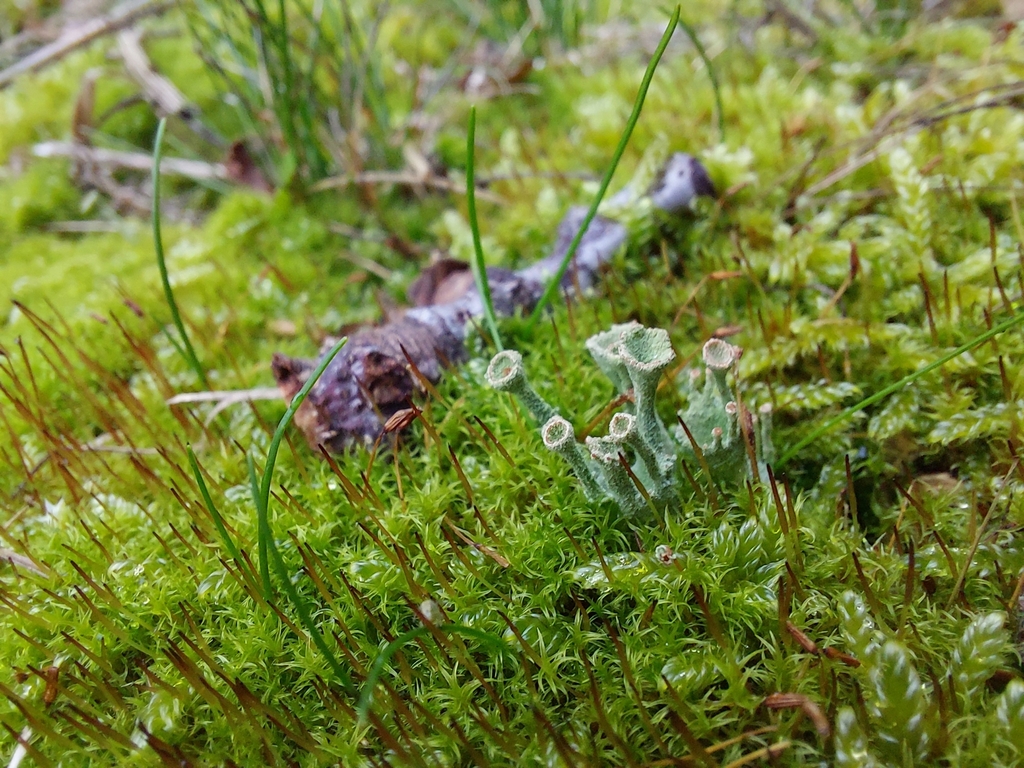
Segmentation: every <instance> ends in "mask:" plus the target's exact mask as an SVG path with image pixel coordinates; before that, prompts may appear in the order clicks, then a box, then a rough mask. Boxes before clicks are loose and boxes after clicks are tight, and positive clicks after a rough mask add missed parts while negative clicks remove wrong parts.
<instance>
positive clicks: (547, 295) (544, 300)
mask: <svg viewBox="0 0 1024 768" xmlns="http://www.w3.org/2000/svg"><path fill="white" fill-rule="evenodd" d="M678 23H679V6H676V10H675V12H674V13H673V14H672V18H671V20H670V21H669V23H668V27H666V28H665V34H663V35H662V36H661V41H660V42H659V43H658V47H657V48H656V49H655V51H654V55H653V56H652V57H651V61H650V63H649V64H648V65H647V71H645V72H644V78H643V80H642V81H641V83H640V90H639V91H638V92H637V95H636V101H635V102H634V103H633V111H632V112H631V113H630V115H629V120H627V121H626V129H625V130H624V131H623V132H622V136H621V138H620V139H619V145H618V146H617V147H616V148H615V154H614V155H612V162H611V165H609V166H608V170H607V171H605V174H604V178H602V179H601V187H600V188H599V189H598V190H597V196H596V197H595V198H594V202H593V203H591V204H590V210H588V211H587V215H586V217H584V219H583V223H582V224H580V228H579V230H578V231H577V232H576V236H575V237H574V238H573V239H572V242H571V243H570V244H569V250H567V251H566V252H565V256H564V257H563V258H562V263H561V264H560V265H559V267H558V271H557V272H556V273H555V274H554V275H552V276H551V280H549V281H548V284H547V287H546V288H545V289H544V293H543V295H542V296H541V297H540V301H538V302H537V306H536V307H534V308H533V313H532V314H531V315H530V322H529V325H528V327H529V328H533V327H534V326H535V325H536V324H537V321H538V320H539V319H540V316H541V314H542V313H543V312H544V307H546V306H547V305H548V303H549V302H550V301H551V299H553V298H554V296H555V294H556V293H557V292H558V287H559V286H560V285H561V284H562V278H563V277H565V273H566V270H568V269H569V264H571V263H572V259H573V257H574V256H575V255H576V251H577V249H578V248H579V247H580V241H581V240H583V235H584V233H586V231H587V228H588V227H589V226H590V222H592V221H593V220H594V216H596V215H597V209H598V207H599V206H600V205H601V201H602V200H603V199H604V195H605V193H606V192H607V191H608V185H609V184H611V181H612V176H614V175H615V169H616V168H617V167H618V165H619V160H621V159H622V154H623V153H624V152H625V151H626V145H627V144H629V138H630V136H632V135H633V129H634V128H635V127H636V124H637V121H638V120H639V119H640V110H641V109H643V106H644V100H645V99H646V98H647V91H648V89H649V88H650V87H651V80H652V79H653V77H654V71H655V70H656V69H657V68H658V62H660V61H661V56H662V54H663V53H665V48H666V47H667V46H668V41H669V40H671V39H672V33H673V32H675V30H676V25H677V24H678Z"/></svg>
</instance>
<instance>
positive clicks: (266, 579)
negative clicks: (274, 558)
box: [245, 453, 274, 600]
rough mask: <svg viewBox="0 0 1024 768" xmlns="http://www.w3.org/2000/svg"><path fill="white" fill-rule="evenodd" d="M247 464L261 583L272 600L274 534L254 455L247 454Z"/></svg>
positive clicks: (264, 595)
mask: <svg viewBox="0 0 1024 768" xmlns="http://www.w3.org/2000/svg"><path fill="white" fill-rule="evenodd" d="M245 463H246V466H247V467H248V468H249V488H250V490H251V491H252V499H253V502H254V503H255V504H256V546H257V552H258V554H259V558H260V581H261V582H262V583H263V597H264V598H266V599H267V600H270V598H271V597H272V596H273V594H274V584H273V582H271V581H270V540H271V539H272V538H273V533H272V531H271V530H270V517H269V515H268V513H267V505H266V504H264V503H263V496H262V494H261V493H260V481H259V480H258V479H257V478H256V464H255V462H253V459H252V454H250V453H247V454H245Z"/></svg>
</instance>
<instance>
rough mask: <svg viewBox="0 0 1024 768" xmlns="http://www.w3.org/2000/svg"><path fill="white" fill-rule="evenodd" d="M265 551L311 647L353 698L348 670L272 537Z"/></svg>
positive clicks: (352, 688)
mask: <svg viewBox="0 0 1024 768" xmlns="http://www.w3.org/2000/svg"><path fill="white" fill-rule="evenodd" d="M267 550H268V553H269V554H270V561H271V562H272V563H273V564H274V572H275V573H276V574H277V578H278V579H279V580H280V582H281V586H282V587H283V588H284V591H285V594H286V595H288V599H289V600H291V602H292V605H293V606H295V612H296V613H297V614H298V615H299V621H301V622H302V626H303V627H305V628H306V631H307V632H308V633H309V638H310V640H312V641H313V645H315V646H316V648H317V650H318V651H320V653H322V654H323V656H324V658H325V659H326V660H327V663H328V664H329V665H330V667H331V671H332V672H334V676H335V679H336V680H337V681H338V682H339V683H340V684H341V687H342V688H343V689H344V690H345V693H347V694H348V695H349V696H352V697H355V695H356V689H355V686H354V685H353V684H352V677H351V676H350V675H349V673H348V670H347V669H345V667H344V666H342V664H341V662H339V661H338V658H337V657H336V656H335V655H334V653H333V651H331V649H330V647H329V646H328V645H327V641H326V640H324V635H323V633H322V632H321V631H320V628H319V627H318V626H317V625H316V622H314V621H313V609H314V606H313V605H312V604H311V603H310V601H308V600H306V598H304V597H303V596H302V595H300V594H299V590H298V589H296V587H295V584H293V583H292V579H291V574H289V573H288V567H287V566H286V565H285V563H284V559H283V558H282V557H281V553H280V552H279V551H278V549H277V545H276V544H275V543H274V539H273V537H270V538H268V539H267Z"/></svg>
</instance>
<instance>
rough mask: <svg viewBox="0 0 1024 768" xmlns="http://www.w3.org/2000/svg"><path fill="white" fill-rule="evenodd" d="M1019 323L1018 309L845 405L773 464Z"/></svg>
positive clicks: (782, 462)
mask: <svg viewBox="0 0 1024 768" xmlns="http://www.w3.org/2000/svg"><path fill="white" fill-rule="evenodd" d="M1022 322H1024V312H1019V313H1018V314H1016V315H1014V316H1013V317H1011V318H1010V319H1009V320H1004V321H1003V322H1001V323H999V324H998V325H994V326H992V327H991V328H989V329H988V330H987V331H985V332H984V333H982V334H980V335H978V336H975V337H974V338H973V339H971V340H970V341H968V342H967V343H966V344H961V345H960V346H959V347H957V348H956V349H954V350H953V351H952V352H948V353H947V354H945V355H943V356H942V357H940V358H939V359H938V360H935V361H934V362H931V363H929V364H928V365H926V366H925V367H924V368H922V369H921V370H919V371H914V372H913V373H911V374H908V375H907V376H904V377H903V378H902V379H900V380H899V381H897V382H895V383H893V384H890V385H889V386H888V387H885V388H884V389H881V390H879V391H878V392H876V393H875V394H873V395H871V396H870V397H866V398H864V399H863V400H861V401H860V402H859V403H857V404H856V405H851V406H850V407H849V408H847V409H846V410H845V411H843V412H842V413H840V414H839V415H838V416H836V417H835V418H834V419H831V420H829V421H827V422H825V423H824V424H823V425H822V426H820V427H818V428H817V429H815V430H814V431H813V432H811V434H809V435H807V437H805V438H804V439H803V440H800V441H799V442H798V443H797V444H796V445H794V446H793V447H792V448H790V449H789V450H788V451H786V452H785V453H784V454H782V458H781V459H779V462H778V464H777V466H778V467H782V466H784V465H785V464H786V463H787V462H789V461H790V460H791V459H792V458H793V457H794V456H796V455H797V454H798V453H799V452H800V451H801V450H803V449H804V448H806V447H807V446H808V445H810V444H811V443H813V442H814V441H815V440H817V439H818V438H819V437H821V436H822V435H825V434H827V433H829V432H831V431H832V430H833V429H834V428H835V427H836V426H838V425H839V424H841V423H842V422H844V421H846V420H847V419H849V418H850V417H851V416H853V414H855V413H856V412H857V411H860V410H863V409H864V408H867V407H868V406H869V405H874V404H875V403H877V402H878V401H879V400H882V399H884V398H886V397H888V396H889V395H891V394H892V393H893V392H898V391H899V390H901V389H903V387H905V386H907V385H908V384H910V383H912V382H914V381H917V380H918V379H919V378H921V377H922V376H925V375H927V374H929V373H931V372H932V371H934V370H935V369H936V368H941V367H942V366H943V365H945V364H946V363H948V362H949V361H950V360H952V359H953V358H954V357H959V356H960V355H962V354H963V353H964V352H970V351H971V350H972V349H974V348H975V347H978V346H981V345H982V344H984V343H985V342H986V341H988V340H989V339H991V338H993V337H994V336H998V335H999V334H1000V333H1003V332H1004V331H1008V330H1010V329H1011V328H1013V327H1014V326H1015V325H1020V324H1021V323H1022Z"/></svg>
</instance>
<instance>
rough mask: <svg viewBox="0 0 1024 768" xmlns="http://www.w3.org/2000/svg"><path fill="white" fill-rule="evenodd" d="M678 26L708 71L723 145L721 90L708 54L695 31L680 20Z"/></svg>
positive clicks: (723, 113) (723, 123)
mask: <svg viewBox="0 0 1024 768" xmlns="http://www.w3.org/2000/svg"><path fill="white" fill-rule="evenodd" d="M679 26H680V27H682V28H683V32H685V33H686V36H687V37H688V38H690V42H691V43H693V47H694V48H696V49H697V53H698V54H699V55H700V59H701V61H703V62H704V68H705V69H707V71H708V78H709V79H710V80H711V90H712V92H713V93H714V94H715V112H717V114H718V140H719V141H720V142H721V143H723V144H724V143H725V110H724V109H723V108H722V90H721V86H720V85H719V84H718V75H717V74H715V68H714V67H713V66H711V59H709V58H708V52H707V51H706V50H704V45H703V44H702V43H701V41H700V38H699V37H697V30H695V29H694V28H693V27H691V26H690V25H689V24H687V23H686V22H685V21H683V20H682V19H680V20H679Z"/></svg>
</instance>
